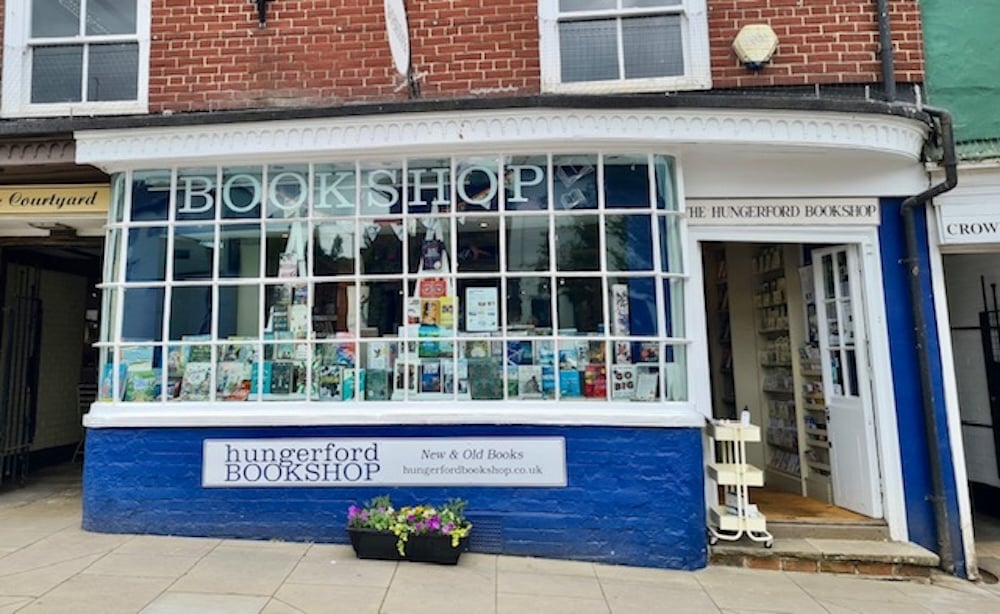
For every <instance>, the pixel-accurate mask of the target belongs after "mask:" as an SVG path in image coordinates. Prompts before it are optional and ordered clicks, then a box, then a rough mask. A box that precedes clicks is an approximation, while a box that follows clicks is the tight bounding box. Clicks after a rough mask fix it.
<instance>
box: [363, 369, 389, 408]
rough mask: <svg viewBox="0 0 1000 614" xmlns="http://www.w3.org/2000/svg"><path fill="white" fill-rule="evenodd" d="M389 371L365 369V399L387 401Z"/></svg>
mask: <svg viewBox="0 0 1000 614" xmlns="http://www.w3.org/2000/svg"><path fill="white" fill-rule="evenodd" d="M389 392H390V386H389V371H388V370H386V369H366V373H365V399H367V400H369V401H386V400H388V399H389Z"/></svg>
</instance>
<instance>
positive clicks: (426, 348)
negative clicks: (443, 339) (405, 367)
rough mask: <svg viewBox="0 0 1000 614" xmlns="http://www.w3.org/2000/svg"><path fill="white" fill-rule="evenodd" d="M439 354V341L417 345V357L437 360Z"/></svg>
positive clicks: (422, 342)
mask: <svg viewBox="0 0 1000 614" xmlns="http://www.w3.org/2000/svg"><path fill="white" fill-rule="evenodd" d="M439 354H440V348H439V347H438V342H437V341H421V342H420V343H419V344H417V356H419V357H420V358H437V357H438V355H439Z"/></svg>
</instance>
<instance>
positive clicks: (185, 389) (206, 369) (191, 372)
mask: <svg viewBox="0 0 1000 614" xmlns="http://www.w3.org/2000/svg"><path fill="white" fill-rule="evenodd" d="M211 377H212V363H211V362H191V361H189V362H188V363H187V365H185V366H184V376H183V378H182V379H181V399H183V400H185V401H207V400H208V397H209V394H210V393H211V389H210V388H209V383H210V381H211Z"/></svg>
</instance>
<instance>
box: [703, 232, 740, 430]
mask: <svg viewBox="0 0 1000 614" xmlns="http://www.w3.org/2000/svg"><path fill="white" fill-rule="evenodd" d="M705 270H706V271H710V272H712V273H714V282H711V283H710V284H709V285H710V287H709V297H708V299H709V302H708V306H709V311H710V315H709V322H708V328H709V339H710V343H711V344H712V352H711V356H712V374H713V375H712V406H713V408H714V409H713V414H714V417H715V418H729V419H734V418H736V417H737V413H738V412H737V409H738V408H737V406H736V388H735V385H734V383H733V349H732V328H731V322H730V317H729V270H728V267H727V263H726V250H725V247H723V246H719V247H716V248H710V249H709V250H708V251H707V252H706V258H705Z"/></svg>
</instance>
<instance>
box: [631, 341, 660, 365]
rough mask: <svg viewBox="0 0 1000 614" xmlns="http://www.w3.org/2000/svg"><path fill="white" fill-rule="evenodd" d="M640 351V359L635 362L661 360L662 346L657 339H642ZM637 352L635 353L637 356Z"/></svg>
mask: <svg viewBox="0 0 1000 614" xmlns="http://www.w3.org/2000/svg"><path fill="white" fill-rule="evenodd" d="M638 345H639V351H638V360H636V361H635V362H659V361H660V347H659V344H658V343H657V342H655V341H640V342H639V344H638ZM635 354H636V353H633V356H635Z"/></svg>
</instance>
